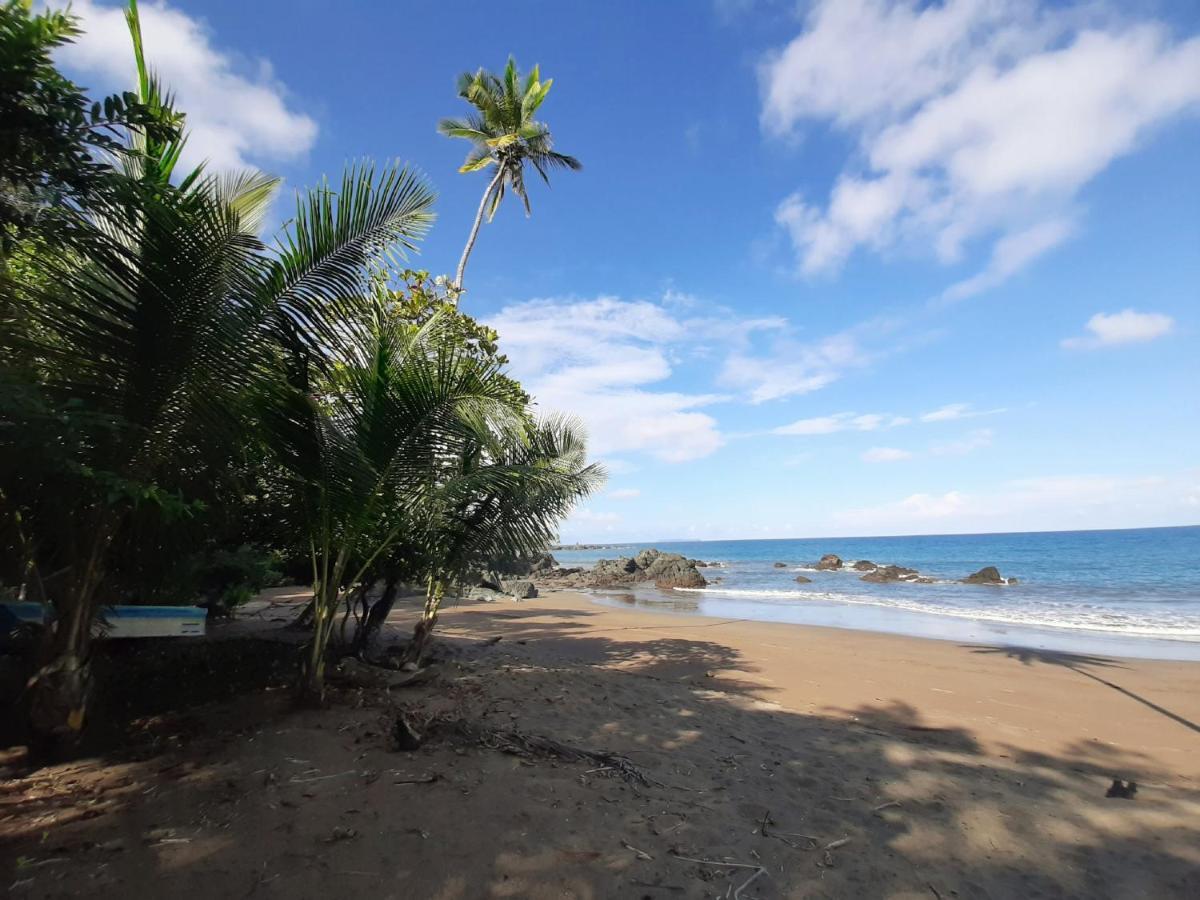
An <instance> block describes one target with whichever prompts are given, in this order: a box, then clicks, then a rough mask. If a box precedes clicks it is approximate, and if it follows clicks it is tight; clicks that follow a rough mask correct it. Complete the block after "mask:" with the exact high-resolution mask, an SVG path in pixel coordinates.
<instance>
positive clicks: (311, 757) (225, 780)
mask: <svg viewBox="0 0 1200 900" xmlns="http://www.w3.org/2000/svg"><path fill="white" fill-rule="evenodd" d="M556 615H557V621H551V622H547V621H545V620H544V614H543V613H542V612H541V611H539V610H536V609H529V610H522V609H513V608H511V607H506V608H504V609H499V608H498V609H496V610H494V611H492V610H488V611H480V612H473V613H472V615H471V617H470V618H471V622H470V625H469V627H468V626H467V625H466V624H463V623H460V622H456V621H447V623H446V624H447V626H448V627H447V628H446V632H445V634H444V636H443V637H442V638H441V640H440V644H439V653H440V654H441V655H442V656H443V657H444V658H445V659H446V660H447V661H446V663H445V666H446V669H445V671H446V674H445V676H444V678H443V680H442V682H441V683H439V684H434V685H426V686H422V687H418V688H411V689H406V690H404V691H402V692H395V693H393V694H392V695H387V694H386V693H384V692H375V693H372V692H366V691H345V692H342V693H340V694H338V695H337V696H336V697H335V698H334V702H333V703H332V705H331V707H330V708H329V709H327V710H322V711H308V712H295V711H292V710H291V709H289V708H288V707H287V705H286V704H285V703H283V702H282V698H281V697H280V696H279V695H278V694H275V693H258V694H254V693H251V694H247V695H246V696H243V697H241V698H240V699H238V700H235V701H232V702H223V703H221V704H217V705H214V706H213V707H210V708H207V709H194V708H193V709H180V710H178V711H177V715H176V716H175V717H174V718H172V716H170V715H160V716H158V717H157V718H156V720H155V724H153V726H152V727H151V726H145V723H142V724H143V727H149V728H150V730H151V731H153V732H154V741H155V743H154V744H153V745H152V746H151V747H150V748H149V750H148V751H147V749H146V747H145V746H143V745H139V747H138V748H134V749H135V750H137V752H131V751H130V750H129V748H126V749H124V750H122V751H120V752H117V751H113V752H110V753H107V754H104V755H101V756H99V757H97V758H95V759H92V760H87V761H82V762H80V763H77V764H74V765H73V766H65V767H59V768H58V769H55V770H43V771H41V772H38V773H32V774H30V773H19V772H14V775H16V776H17V777H14V778H12V779H11V780H9V781H7V782H5V783H4V784H3V790H2V792H0V804H2V806H0V838H2V839H3V840H4V841H5V843H4V845H3V849H2V861H3V864H4V866H5V868H6V871H5V872H4V877H5V878H7V880H6V881H5V882H4V884H5V886H6V887H9V886H13V885H15V886H16V888H15V889H14V893H13V895H14V896H16V895H17V893H16V892H17V891H26V892H29V893H31V894H34V895H37V896H42V897H49V898H58V897H69V896H79V895H82V894H86V895H88V896H90V897H122V898H124V897H129V896H170V895H172V894H175V895H179V896H185V895H186V896H188V897H201V898H215V897H268V896H325V895H333V894H348V895H354V896H372V897H380V898H387V897H395V898H407V897H414V898H416V897H420V898H437V900H456V898H461V900H467V898H476V897H519V898H535V900H536V898H551V897H554V898H559V897H573V898H580V900H599V898H630V897H632V898H651V900H657V898H660V897H714V896H735V889H737V888H738V887H739V886H740V885H742V884H744V883H745V881H746V879H747V878H748V876H749V875H750V874H751V873H752V872H754V871H755V868H754V867H756V866H761V867H762V868H763V869H764V870H765V875H764V876H763V877H759V878H757V879H756V880H755V881H754V882H753V883H752V884H750V886H749V887H747V888H746V889H745V890H743V891H741V892H740V894H736V896H740V897H742V898H751V897H757V898H767V897H788V898H851V897H853V898H859V897H864V898H865V897H896V898H900V897H904V898H909V900H912V898H935V900H936V898H951V897H959V898H967V897H971V898H975V897H981V898H1010V897H1021V898H1029V900H1037V898H1058V897H1113V898H1146V897H1155V898H1173V897H1180V898H1183V897H1196V896H1200V865H1198V863H1200V857H1198V851H1197V847H1200V830H1198V824H1197V823H1198V822H1200V815H1198V814H1200V795H1198V794H1197V791H1196V790H1195V788H1194V787H1193V786H1189V785H1187V784H1186V783H1185V784H1180V779H1177V778H1175V777H1174V776H1173V775H1172V774H1171V773H1169V772H1163V771H1158V770H1156V769H1155V768H1154V767H1153V765H1152V764H1150V763H1149V762H1148V761H1147V760H1146V759H1145V758H1141V757H1137V756H1135V755H1131V754H1125V753H1121V752H1119V751H1114V750H1113V749H1112V748H1109V747H1101V746H1096V745H1094V744H1090V743H1089V744H1086V745H1081V746H1078V747H1073V748H1070V749H1069V750H1068V751H1066V752H1064V753H1063V754H1062V755H1051V754H1037V755H1032V754H1025V755H1022V756H1020V757H1013V758H1000V757H996V756H989V755H987V754H986V753H985V752H984V751H983V749H982V748H981V746H980V743H979V741H978V740H977V738H976V736H975V735H974V734H973V733H972V732H971V731H970V730H968V729H964V728H933V727H931V726H930V725H929V723H927V722H926V721H925V720H923V718H922V715H921V712H920V710H918V709H916V708H913V707H912V706H908V705H905V704H902V703H878V704H865V705H862V706H860V707H858V708H855V709H848V710H842V711H840V712H839V713H837V714H832V713H831V714H829V715H818V714H802V713H798V712H793V711H789V710H785V709H783V708H781V707H779V706H778V705H776V704H773V703H771V702H769V700H768V699H766V698H764V696H763V695H762V691H761V688H760V686H758V685H755V684H754V683H753V682H752V681H751V680H749V678H748V676H752V675H753V674H754V672H753V668H752V667H751V666H750V665H749V664H748V663H747V662H746V661H745V660H743V659H742V658H741V657H740V654H739V653H738V652H737V651H735V650H734V649H732V648H730V647H728V646H725V645H723V644H722V643H720V642H719V641H716V640H709V639H707V638H706V637H705V636H704V630H705V627H704V626H703V625H698V626H697V627H696V628H695V629H694V631H695V634H694V636H693V635H689V636H688V637H673V638H664V637H661V636H656V635H654V634H649V633H648V634H647V635H646V639H645V640H630V637H631V632H633V633H636V632H637V631H640V630H642V629H639V628H637V627H634V628H629V629H620V630H621V631H622V633H621V634H619V635H617V634H612V633H609V632H606V631H602V630H596V629H593V628H590V627H589V626H588V625H587V620H588V617H589V616H590V615H591V614H590V613H587V612H583V611H581V612H578V613H562V614H556ZM539 618H541V619H542V621H537V620H538V619H539ZM498 628H502V629H503V635H504V637H503V640H502V641H500V642H498V643H491V644H489V643H488V642H487V640H486V639H487V638H488V637H489V636H492V635H494V634H495V629H498ZM616 630H617V629H614V631H616ZM399 636H400V635H398V634H397V635H393V637H395V638H397V639H398V638H399ZM971 649H972V651H973V652H980V653H1005V654H1010V655H1011V656H1012V658H1013V659H1016V660H1018V661H1020V662H1022V663H1025V664H1028V665H1033V664H1035V663H1042V664H1047V665H1065V666H1067V667H1068V668H1072V669H1073V670H1075V671H1079V672H1080V673H1081V674H1084V675H1087V676H1088V677H1098V676H1093V675H1092V674H1091V673H1090V672H1086V671H1084V670H1085V669H1087V668H1100V669H1104V670H1106V671H1107V670H1108V669H1112V668H1116V666H1115V665H1109V661H1105V660H1103V659H1100V658H1066V657H1065V656H1064V655H1062V654H1042V653H1040V652H1037V651H1033V652H1031V651H1024V650H1022V651H1016V650H1012V651H1011V653H1010V649H1009V648H988V647H974V648H971ZM739 674H740V675H742V676H747V677H739ZM1105 683H1107V682H1105ZM1110 686H1111V685H1110ZM1115 689H1119V688H1115ZM1135 699H1138V700H1139V701H1140V702H1144V701H1142V700H1141V698H1135ZM1152 708H1156V709H1157V707H1152ZM397 709H403V710H405V711H406V713H407V714H408V715H409V716H410V717H412V719H413V720H414V721H417V722H431V721H435V720H459V719H461V720H463V721H467V722H470V723H472V724H473V725H476V726H478V727H479V728H480V729H493V730H501V729H503V730H507V731H510V732H511V731H519V732H520V733H522V734H528V735H541V736H546V737H550V738H553V739H554V740H557V741H560V742H563V743H567V744H570V745H573V746H578V747H587V748H593V749H602V750H605V751H608V752H612V753H618V754H621V755H623V756H626V757H628V758H629V759H631V760H632V761H633V762H634V763H635V764H636V765H637V766H638V767H639V768H640V769H641V770H642V771H644V772H645V773H647V774H648V775H649V776H650V777H651V778H652V780H653V781H654V782H655V784H654V785H653V786H650V787H646V786H644V785H638V784H633V783H628V782H626V781H624V780H621V779H620V778H619V777H615V776H614V773H613V772H611V771H606V770H605V769H604V767H599V768H597V767H595V766H589V765H586V764H581V763H569V762H564V761H561V760H554V759H548V758H541V757H534V758H517V757H513V756H509V755H505V754H504V753H501V752H498V751H497V749H495V747H494V746H488V745H486V744H481V743H480V742H478V741H477V740H466V739H463V740H458V741H456V740H454V739H451V738H445V739H441V740H437V741H430V742H428V743H426V744H425V746H423V747H422V748H421V749H420V750H419V751H417V752H415V753H396V752H393V751H392V750H391V749H390V746H389V737H388V732H389V722H390V721H391V717H392V716H394V713H395V710H397ZM1159 711H1161V710H1159ZM1164 714H1165V713H1164ZM180 722H187V723H189V724H188V727H187V728H186V729H182V728H181V726H180ZM173 733H185V738H184V739H182V740H175V741H172V740H170V739H169V738H170V736H171V734H173ZM139 748H140V749H139ZM143 757H144V758H143ZM1116 775H1119V776H1121V777H1126V778H1135V779H1136V780H1137V781H1138V782H1139V783H1141V784H1144V785H1147V787H1146V788H1145V789H1144V790H1143V792H1142V793H1141V794H1139V797H1138V799H1137V800H1136V801H1114V800H1106V799H1105V798H1104V790H1105V787H1106V780H1107V779H1108V778H1110V777H1113V776H1116ZM826 848H829V849H826ZM684 858H686V859H684ZM689 860H690V861H689ZM695 860H704V861H706V862H696V861H695ZM735 864H738V865H741V866H745V867H747V868H738V867H736V866H735Z"/></svg>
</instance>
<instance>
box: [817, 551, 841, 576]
mask: <svg viewBox="0 0 1200 900" xmlns="http://www.w3.org/2000/svg"><path fill="white" fill-rule="evenodd" d="M841 567H842V558H841V557H840V556H838V555H837V554H835V553H826V554H825V555H824V556H822V557H821V561H820V562H818V563H817V568H818V569H820V570H821V571H823V572H828V571H831V570H833V569H840V568H841Z"/></svg>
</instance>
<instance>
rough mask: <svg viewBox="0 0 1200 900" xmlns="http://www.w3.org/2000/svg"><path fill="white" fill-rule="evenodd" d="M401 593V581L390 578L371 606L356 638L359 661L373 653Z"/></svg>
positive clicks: (355, 647)
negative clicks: (373, 646) (384, 624)
mask: <svg viewBox="0 0 1200 900" xmlns="http://www.w3.org/2000/svg"><path fill="white" fill-rule="evenodd" d="M399 592H400V579H399V578H395V577H392V576H389V577H388V579H387V582H386V583H385V584H384V586H383V594H382V595H380V597H379V599H378V600H376V601H375V602H374V603H373V604H372V605H371V610H370V612H368V613H367V618H366V621H365V622H363V624H362V625H361V626H360V627H359V629H358V634H356V635H355V636H354V655H355V656H357V657H358V658H359V659H362V658H363V657H365V656H366V655H367V654H368V653H369V652H370V651H371V645H372V644H373V643H374V642H375V638H376V637H378V636H379V632H380V631H381V630H382V629H383V623H384V622H386V621H387V617H388V616H389V615H391V612H392V606H394V605H395V603H396V595H397V594H398V593H399Z"/></svg>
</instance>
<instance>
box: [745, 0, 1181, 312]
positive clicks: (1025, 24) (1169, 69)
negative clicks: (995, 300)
mask: <svg viewBox="0 0 1200 900" xmlns="http://www.w3.org/2000/svg"><path fill="white" fill-rule="evenodd" d="M864 60H869V61H870V62H869V64H864V62H863V61H864ZM761 80H762V86H763V108H762V120H763V126H764V128H765V129H766V130H767V131H768V132H769V133H772V134H775V135H779V136H792V135H796V134H798V133H799V132H800V131H801V130H802V128H803V127H804V126H805V124H806V123H809V122H827V123H830V124H831V125H832V126H833V127H835V128H837V129H839V130H841V131H843V132H845V133H847V134H849V135H850V136H851V137H852V138H853V139H855V140H856V142H857V143H858V146H859V149H860V156H859V157H858V158H856V159H855V160H854V161H852V162H851V163H849V164H848V165H847V166H846V168H845V169H844V170H843V171H842V172H841V174H840V175H839V176H838V178H837V180H836V182H835V184H834V185H833V188H832V190H831V193H830V196H829V199H828V202H827V203H824V204H819V203H813V202H811V201H809V200H807V199H806V198H805V197H804V196H802V195H801V194H793V195H792V196H790V197H788V198H787V199H785V200H784V201H783V202H782V203H781V204H780V206H779V208H778V210H777V213H776V219H777V220H778V222H779V223H780V224H781V225H782V226H783V227H784V228H785V230H786V231H787V232H788V234H789V235H790V236H791V239H792V242H793V244H794V246H795V249H796V252H797V254H798V255H799V259H800V268H801V270H802V271H803V272H805V273H807V274H812V273H816V272H823V271H832V270H836V269H837V268H838V267H839V266H841V265H842V263H843V262H844V261H845V260H846V258H847V257H848V256H849V255H850V254H851V253H852V252H854V251H855V249H857V248H860V247H865V248H867V249H873V250H886V249H890V248H893V247H898V246H899V247H904V248H908V249H916V248H925V250H927V251H928V250H931V251H932V252H933V253H934V255H936V256H937V257H938V258H939V259H940V260H942V261H943V262H953V261H957V260H958V259H960V258H961V256H962V254H963V250H964V248H965V246H966V245H967V244H968V243H969V242H987V243H990V244H991V250H990V256H991V261H990V262H989V263H988V264H987V266H986V267H985V269H984V270H983V271H982V272H980V273H979V274H977V275H975V276H973V277H971V278H968V279H966V280H964V281H962V282H959V283H958V284H957V285H954V286H953V287H951V288H950V289H949V290H948V291H947V292H946V294H945V298H946V299H957V298H961V297H965V296H969V295H970V294H972V293H977V292H979V291H982V290H985V289H987V288H990V287H993V286H995V285H997V284H999V283H1000V282H1001V281H1003V280H1004V279H1006V278H1008V277H1009V276H1011V275H1012V274H1014V273H1015V272H1017V271H1019V270H1020V269H1021V268H1022V267H1024V266H1026V265H1028V264H1029V263H1031V262H1032V261H1033V260H1034V259H1036V258H1038V257H1039V256H1041V255H1042V254H1044V253H1046V252H1047V251H1049V250H1050V249H1052V248H1053V247H1054V246H1056V245H1058V244H1060V243H1061V242H1062V241H1064V240H1066V239H1067V238H1068V237H1069V236H1070V234H1071V233H1072V229H1073V227H1074V225H1073V219H1074V210H1073V206H1074V198H1075V196H1076V195H1077V193H1078V192H1079V190H1080V189H1081V188H1082V187H1083V186H1084V185H1085V184H1086V183H1087V182H1088V181H1090V180H1091V179H1092V178H1094V177H1095V176H1096V175H1097V174H1099V173H1100V172H1102V171H1103V170H1104V169H1105V168H1106V167H1107V166H1108V165H1109V164H1110V163H1112V162H1113V161H1114V160H1115V159H1117V158H1119V157H1121V156H1124V155H1126V154H1128V153H1131V152H1133V151H1134V150H1136V149H1137V147H1138V146H1139V145H1140V144H1141V143H1143V142H1144V141H1145V139H1146V137H1147V135H1148V134H1149V133H1151V132H1152V131H1153V129H1154V128H1155V127H1156V126H1159V125H1160V124H1162V123H1164V122H1166V121H1168V120H1170V119H1171V118H1173V117H1175V116H1178V115H1179V114H1181V113H1184V112H1186V111H1189V110H1192V109H1194V108H1195V107H1196V106H1197V104H1200V37H1193V38H1191V39H1188V40H1177V39H1175V38H1174V37H1173V36H1172V35H1171V34H1169V33H1168V31H1167V30H1166V29H1165V28H1164V27H1162V26H1161V25H1158V24H1156V23H1152V22H1133V21H1128V20H1122V19H1120V18H1119V17H1117V16H1115V15H1112V14H1109V13H1106V12H1105V11H1104V10H1103V9H1102V8H1100V7H1098V6H1096V5H1078V6H1067V7H1061V6H1055V7H1047V8H1042V7H1040V6H1038V5H1037V4H1036V3H1033V2H1027V0H991V2H983V0H946V2H944V3H940V4H918V3H917V2H915V0H821V2H818V3H816V4H814V6H813V7H812V9H811V11H810V12H809V14H808V16H807V18H806V20H805V24H804V28H803V31H802V32H801V34H800V35H799V36H797V37H796V38H795V39H794V40H792V41H791V42H790V43H789V44H788V45H787V46H786V47H785V48H783V50H782V51H780V52H779V53H777V54H775V55H773V56H772V57H771V58H770V59H769V60H767V61H766V62H765V63H764V64H763V66H762V68H761Z"/></svg>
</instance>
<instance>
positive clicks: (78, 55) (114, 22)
mask: <svg viewBox="0 0 1200 900" xmlns="http://www.w3.org/2000/svg"><path fill="white" fill-rule="evenodd" d="M71 9H72V11H73V12H74V13H75V14H76V15H77V16H79V18H80V20H81V23H80V24H81V26H82V28H83V30H84V33H83V35H81V36H80V37H79V39H78V40H77V41H76V42H75V43H73V44H68V45H67V46H65V47H63V48H62V49H61V50H60V51H59V54H60V58H61V61H62V63H63V65H64V66H65V67H66V68H67V69H68V70H69V71H71V72H73V73H82V75H84V76H86V77H85V78H83V79H82V80H84V81H86V82H90V83H91V84H92V86H93V87H94V88H95V89H96V90H94V91H93V92H92V93H93V94H98V93H99V92H100V91H105V92H107V91H113V90H131V89H132V88H133V85H134V84H135V70H134V62H133V50H132V47H131V45H130V38H129V31H128V29H127V28H126V25H125V18H124V8H123V5H122V6H112V5H106V4H102V3H97V2H95V0H74V2H73V3H72V4H71ZM139 13H140V16H141V21H142V34H143V38H144V43H145V51H146V58H147V61H148V63H149V64H150V66H151V68H152V69H154V70H155V71H156V72H157V73H158V74H159V75H160V76H161V78H162V80H163V82H164V84H165V86H166V87H167V88H168V89H169V90H170V91H172V92H173V93H174V94H175V97H176V100H177V105H178V106H179V108H180V109H182V110H183V111H184V112H186V113H187V129H188V134H189V138H188V144H187V147H186V149H185V151H184V164H185V165H187V166H189V167H190V166H194V165H196V164H197V163H199V162H201V161H203V160H208V161H209V162H210V165H211V166H212V167H213V168H214V169H217V170H222V169H228V168H247V167H250V166H252V165H254V164H255V163H269V162H274V161H286V160H290V159H295V158H297V157H301V156H303V155H304V154H305V153H307V152H308V151H309V149H310V148H311V147H312V145H313V143H314V142H315V141H316V137H317V124H316V122H315V121H313V119H311V118H310V117H309V116H308V115H306V114H304V113H303V112H299V111H296V110H295V109H293V108H292V107H291V105H290V104H289V100H288V97H287V91H286V89H285V88H284V87H283V85H282V84H280V83H279V82H278V80H277V79H276V78H275V77H274V76H273V74H272V72H271V67H270V64H269V63H267V62H266V61H264V60H256V61H248V60H240V59H238V58H236V57H235V55H234V54H232V53H230V52H229V51H227V50H223V49H221V48H219V47H217V46H215V45H214V43H213V40H212V35H211V34H210V33H209V31H208V29H207V27H206V26H205V24H204V23H203V21H201V20H199V19H196V18H193V17H191V16H189V15H187V14H186V13H184V12H182V11H181V10H179V9H175V8H173V7H171V6H168V5H167V4H166V3H164V2H157V3H155V2H151V3H146V2H143V3H142V4H140V6H139Z"/></svg>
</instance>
